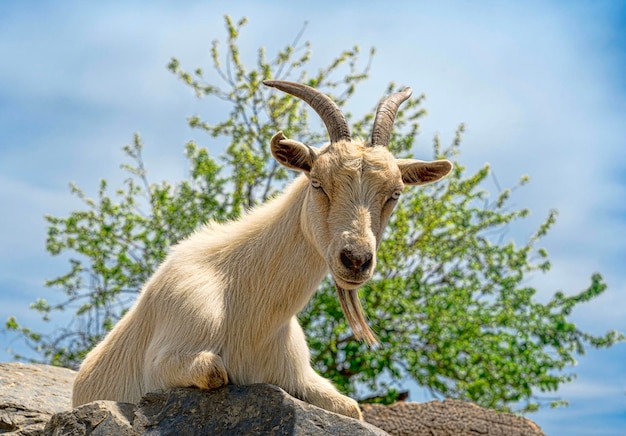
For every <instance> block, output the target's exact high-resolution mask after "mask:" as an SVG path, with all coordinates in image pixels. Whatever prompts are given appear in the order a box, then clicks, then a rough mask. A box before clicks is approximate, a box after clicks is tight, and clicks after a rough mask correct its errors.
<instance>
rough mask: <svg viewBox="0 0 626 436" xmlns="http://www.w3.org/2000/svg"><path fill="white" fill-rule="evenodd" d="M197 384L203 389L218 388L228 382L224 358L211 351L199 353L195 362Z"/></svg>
mask: <svg viewBox="0 0 626 436" xmlns="http://www.w3.org/2000/svg"><path fill="white" fill-rule="evenodd" d="M194 373H195V375H194V378H195V380H196V382H195V385H196V386H197V387H199V388H201V389H217V388H219V387H222V386H224V385H226V384H228V374H227V373H226V368H225V367H224V363H223V362H222V359H221V358H220V356H218V355H217V354H214V353H212V352H210V351H206V352H202V353H199V354H198V356H197V357H196V359H195V362H194Z"/></svg>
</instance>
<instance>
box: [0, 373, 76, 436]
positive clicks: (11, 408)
mask: <svg viewBox="0 0 626 436" xmlns="http://www.w3.org/2000/svg"><path fill="white" fill-rule="evenodd" d="M75 376H76V372H75V371H72V370H70V369H66V368H59V367H55V366H49V365H37V364H24V363H18V362H10V363H7V362H0V433H4V434H11V435H15V436H18V435H19V436H22V435H23V436H30V435H37V434H41V430H42V429H43V427H44V425H45V424H46V422H47V421H48V420H49V419H50V417H51V416H52V415H53V414H54V413H57V412H61V411H63V410H67V409H69V408H71V407H72V406H71V395H72V394H71V393H72V383H73V382H74V377H75Z"/></svg>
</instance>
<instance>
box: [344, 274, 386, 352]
mask: <svg viewBox="0 0 626 436" xmlns="http://www.w3.org/2000/svg"><path fill="white" fill-rule="evenodd" d="M335 287H336V288H337V296H338V297H339V303H340V304H341V310H343V314H344V316H345V317H346V319H347V320H348V324H350V327H351V328H352V333H353V334H354V337H355V338H356V339H357V340H359V341H365V342H367V344H368V345H377V344H378V339H377V338H376V335H375V334H374V332H373V331H372V329H371V328H370V326H369V325H368V324H367V320H366V319H365V315H363V308H362V307H361V302H360V301H359V290H358V289H343V288H341V287H340V286H339V285H337V283H336V282H335Z"/></svg>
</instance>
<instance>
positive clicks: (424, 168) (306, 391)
mask: <svg viewBox="0 0 626 436" xmlns="http://www.w3.org/2000/svg"><path fill="white" fill-rule="evenodd" d="M264 84H265V85H267V86H270V87H275V88H277V89H280V90H282V91H284V92H287V93H289V94H291V95H293V96H295V97H298V98H300V99H301V100H303V101H305V102H306V103H307V104H309V105H310V106H311V107H312V108H313V109H314V110H315V111H316V112H317V113H318V115H319V116H320V117H321V118H322V120H323V121H324V124H325V125H326V129H327V130H328V133H329V136H330V144H328V145H326V146H324V147H322V148H321V149H316V148H312V147H309V146H307V145H305V144H302V143H300V142H297V141H295V140H291V139H287V138H286V137H285V135H284V134H283V133H282V131H279V132H278V133H276V134H275V135H274V136H273V137H272V139H271V143H270V148H271V152H272V155H273V156H274V158H275V159H276V160H277V161H278V162H280V163H281V164H282V165H284V166H286V167H287V168H291V169H294V170H297V171H300V172H302V173H303V174H302V175H300V176H299V177H297V178H296V179H295V180H294V181H293V182H292V183H291V184H290V185H289V186H288V187H287V188H286V189H285V191H284V192H283V193H282V195H279V196H278V197H276V198H274V199H273V200H270V201H268V202H266V203H265V204H264V205H261V206H260V207H258V208H256V209H253V210H252V211H250V212H249V213H248V214H246V215H245V216H243V217H242V218H240V219H239V220H236V221H232V222H228V223H224V224H217V223H210V224H207V225H205V226H204V227H203V228H201V229H200V230H198V231H197V232H196V233H194V234H192V235H191V236H189V237H188V238H187V239H184V240H182V241H181V242H179V243H178V244H176V245H174V246H173V247H172V249H171V252H170V253H169V255H168V256H167V257H166V258H165V260H164V261H163V263H162V264H161V265H160V266H159V268H158V269H157V270H156V272H155V273H154V275H153V276H152V277H151V279H150V280H149V281H148V282H147V283H146V285H145V286H144V288H143V290H142V292H141V294H140V295H139V298H138V300H137V301H136V303H135V305H134V306H133V307H132V308H131V309H130V310H129V311H128V312H127V313H126V314H125V315H124V316H123V317H122V318H121V319H120V321H119V322H118V323H117V324H116V325H115V327H114V328H113V329H112V330H111V331H110V332H109V333H108V334H107V335H106V337H105V338H104V339H103V340H102V341H101V342H100V343H99V344H98V345H97V346H96V347H95V348H94V349H93V350H92V351H91V352H89V353H88V354H87V356H86V357H85V359H84V361H83V362H82V364H81V366H80V369H79V372H78V375H77V377H76V380H75V382H74V387H73V395H72V402H73V405H74V406H78V405H81V404H85V403H88V402H91V401H94V400H115V401H122V402H131V403H135V402H138V401H139V400H140V399H141V397H142V395H144V394H145V393H147V392H150V391H154V390H160V389H167V388H172V387H185V386H195V387H198V388H202V389H214V388H218V387H220V386H223V385H225V384H227V383H234V384H244V385H245V384H252V383H271V384H274V385H277V386H279V387H281V388H283V389H284V390H285V391H286V392H288V393H290V394H291V395H293V396H295V397H297V398H300V399H302V400H303V401H306V402H308V403H311V404H313V405H316V406H318V407H321V408H323V409H326V410H329V411H332V412H336V413H340V414H343V415H346V416H349V417H352V418H357V419H362V415H361V411H360V409H359V406H358V404H357V402H356V401H355V400H353V399H351V398H349V397H347V396H344V395H342V394H340V393H339V391H338V390H337V389H336V388H335V387H334V386H333V384H332V383H331V382H330V381H329V380H327V379H325V378H323V377H322V376H320V375H319V374H317V373H316V372H315V371H314V370H313V368H312V367H311V363H310V352H309V349H308V346H307V343H306V339H305V336H304V332H303V330H302V328H301V326H300V325H299V324H298V320H297V318H296V314H297V313H298V312H300V311H301V310H302V309H303V307H304V306H305V304H306V303H307V302H308V301H309V299H310V298H311V296H312V295H313V293H314V292H315V289H316V288H317V287H318V285H319V283H320V282H321V280H322V279H323V278H324V276H325V275H326V274H327V273H328V271H329V270H330V273H331V275H332V277H333V279H334V281H335V285H336V288H337V293H338V298H339V300H340V302H341V307H342V309H343V312H344V314H345V316H346V318H347V320H348V322H349V324H350V326H351V328H352V330H353V333H354V335H355V337H356V338H357V339H361V340H365V341H367V342H369V343H370V344H373V343H376V337H375V335H374V333H373V332H372V331H371V329H370V328H369V326H368V325H367V322H366V320H365V318H364V315H363V312H362V308H361V305H360V302H359V297H358V293H357V292H358V288H359V286H361V285H362V284H363V283H365V282H366V281H367V280H368V279H370V278H371V277H372V274H373V271H374V267H375V265H376V248H377V246H378V243H379V242H380V239H381V236H382V234H383V230H384V227H385V225H386V223H387V221H388V219H389V216H390V215H391V212H392V210H393V208H394V206H395V204H396V202H397V200H398V198H399V196H400V194H401V192H402V190H403V187H404V185H421V184H424V183H430V182H434V181H436V180H439V179H441V178H442V177H444V176H446V175H447V174H448V173H449V172H450V170H451V168H452V164H451V163H450V162H449V161H447V160H438V161H433V162H424V161H418V160H413V159H395V158H394V157H393V156H392V154H391V153H390V152H389V150H388V149H387V145H388V142H389V138H390V135H391V128H392V125H393V121H394V119H395V116H396V114H397V111H398V107H399V105H400V104H401V103H402V102H404V101H405V100H406V99H408V98H409V97H410V95H411V89H410V88H406V89H405V90H403V91H401V92H398V93H395V94H392V95H390V96H388V97H386V98H385V99H383V100H382V101H381V102H380V104H379V106H378V108H377V111H376V117H375V120H374V127H373V130H372V135H371V141H369V142H366V141H361V140H352V138H351V135H350V129H349V128H348V123H347V121H346V119H345V117H344V115H343V113H342V112H341V111H340V109H339V108H338V107H337V105H336V104H335V103H334V102H333V101H332V100H331V99H330V98H329V97H328V96H326V95H324V94H323V93H321V92H320V91H318V90H316V89H313V88H311V87H308V86H306V85H301V84H297V83H292V82H285V81H265V82H264Z"/></svg>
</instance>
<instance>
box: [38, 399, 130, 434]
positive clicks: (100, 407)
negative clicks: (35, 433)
mask: <svg viewBox="0 0 626 436" xmlns="http://www.w3.org/2000/svg"><path fill="white" fill-rule="evenodd" d="M135 408H136V406H135V405H134V404H128V403H117V402H115V401H94V402H92V403H89V404H85V405H83V406H81V407H77V408H75V409H73V410H68V411H65V412H61V413H57V414H55V415H54V416H52V419H50V421H48V423H47V424H46V427H45V428H44V430H43V434H44V435H54V436H61V435H64V436H84V435H92V436H109V435H116V436H131V435H135V434H136V433H135V431H134V430H133V428H132V422H133V419H134V415H135Z"/></svg>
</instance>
